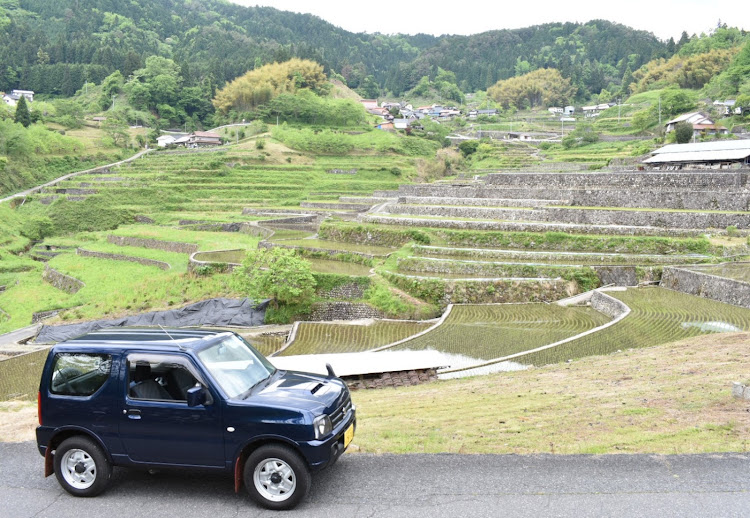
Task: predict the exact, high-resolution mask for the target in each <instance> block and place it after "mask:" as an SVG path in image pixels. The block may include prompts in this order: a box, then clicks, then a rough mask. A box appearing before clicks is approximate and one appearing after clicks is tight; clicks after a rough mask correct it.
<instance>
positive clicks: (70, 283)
mask: <svg viewBox="0 0 750 518" xmlns="http://www.w3.org/2000/svg"><path fill="white" fill-rule="evenodd" d="M42 279H43V280H44V281H45V282H48V283H50V284H51V285H52V286H54V287H55V288H57V289H59V290H62V291H64V292H67V293H70V294H71V295H72V294H74V293H77V292H78V290H80V289H81V288H83V287H84V286H85V284H84V283H83V282H82V281H79V280H78V279H75V278H73V277H70V276H68V275H65V274H64V273H60V272H58V271H57V270H55V269H53V268H50V267H49V265H47V266H45V267H44V272H42Z"/></svg>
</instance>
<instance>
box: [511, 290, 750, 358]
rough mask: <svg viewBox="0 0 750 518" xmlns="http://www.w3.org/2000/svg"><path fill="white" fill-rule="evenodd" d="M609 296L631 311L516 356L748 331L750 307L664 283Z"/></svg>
mask: <svg viewBox="0 0 750 518" xmlns="http://www.w3.org/2000/svg"><path fill="white" fill-rule="evenodd" d="M609 295H612V296H613V297H615V298H617V299H620V300H622V301H623V302H624V303H625V304H627V305H628V306H629V307H630V309H631V310H632V311H631V313H630V315H628V316H627V317H626V318H624V319H623V320H621V321H620V322H618V323H617V324H615V325H613V326H611V327H609V328H607V329H604V330H602V331H601V332H599V333H594V334H592V335H589V336H586V337H583V338H581V339H579V340H575V341H573V342H570V343H567V344H564V345H561V346H560V347H556V348H553V349H548V350H546V351H541V352H539V353H534V354H531V355H529V356H525V357H522V358H518V359H515V360H514V361H517V362H522V363H525V364H533V365H544V364H549V363H558V362H562V361H566V360H569V359H573V358H581V357H584V356H594V355H600V354H609V353H612V352H615V351H618V350H625V349H631V348H638V347H649V346H653V345H659V344H663V343H667V342H673V341H676V340H681V339H683V338H688V337H691V336H697V335H699V334H703V333H712V332H727V331H750V309H744V308H739V307H736V306H730V305H729V304H723V303H721V302H716V301H713V300H709V299H704V298H701V297H696V296H693V295H686V294H684V293H679V292H676V291H670V290H666V289H662V288H638V289H628V290H627V291H625V292H610V293H609ZM686 354H689V351H686Z"/></svg>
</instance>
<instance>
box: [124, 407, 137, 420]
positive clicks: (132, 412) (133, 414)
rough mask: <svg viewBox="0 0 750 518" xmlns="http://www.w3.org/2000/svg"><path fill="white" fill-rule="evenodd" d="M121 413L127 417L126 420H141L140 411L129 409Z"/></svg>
mask: <svg viewBox="0 0 750 518" xmlns="http://www.w3.org/2000/svg"><path fill="white" fill-rule="evenodd" d="M123 413H125V415H127V416H128V419H140V418H141V411H140V410H138V409H134V408H131V409H128V410H123Z"/></svg>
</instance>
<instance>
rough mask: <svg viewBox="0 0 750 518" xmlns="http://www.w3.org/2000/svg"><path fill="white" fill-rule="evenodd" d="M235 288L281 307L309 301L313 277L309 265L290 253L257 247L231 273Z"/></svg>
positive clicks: (314, 283) (312, 288) (278, 249)
mask: <svg viewBox="0 0 750 518" xmlns="http://www.w3.org/2000/svg"><path fill="white" fill-rule="evenodd" d="M233 276H234V279H235V280H236V282H237V286H238V288H239V289H241V290H242V291H244V292H245V293H247V294H248V296H249V297H251V298H254V299H260V298H264V297H271V298H273V299H274V303H275V304H276V305H277V307H278V303H282V304H303V303H306V302H309V301H310V300H311V299H312V297H313V295H314V293H315V285H316V282H315V278H314V277H313V275H312V270H311V266H310V262H309V261H306V260H304V259H302V258H300V257H298V256H297V255H296V254H295V252H294V250H287V249H284V248H261V249H258V250H252V251H250V252H248V254H247V257H245V260H244V261H242V265H241V266H240V267H239V268H237V269H236V270H235V271H234V274H233Z"/></svg>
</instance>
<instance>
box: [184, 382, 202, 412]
mask: <svg viewBox="0 0 750 518" xmlns="http://www.w3.org/2000/svg"><path fill="white" fill-rule="evenodd" d="M187 404H188V406H190V407H193V406H199V405H205V404H206V389H205V388H203V387H201V386H200V385H196V386H194V387H190V388H189V389H188V391H187Z"/></svg>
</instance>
